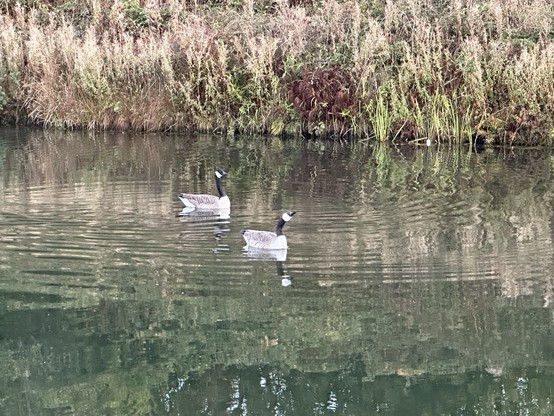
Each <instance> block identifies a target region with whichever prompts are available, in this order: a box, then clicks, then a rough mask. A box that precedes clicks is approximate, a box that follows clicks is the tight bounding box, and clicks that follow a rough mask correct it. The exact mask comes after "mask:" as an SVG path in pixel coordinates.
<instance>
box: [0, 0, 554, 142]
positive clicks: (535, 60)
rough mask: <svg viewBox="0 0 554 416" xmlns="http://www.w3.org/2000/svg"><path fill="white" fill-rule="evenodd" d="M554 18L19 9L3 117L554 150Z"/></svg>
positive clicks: (7, 62) (323, 10) (302, 6)
mask: <svg viewBox="0 0 554 416" xmlns="http://www.w3.org/2000/svg"><path fill="white" fill-rule="evenodd" d="M553 16H554V8H553V5H552V4H551V2H549V1H547V0H532V1H528V0H507V1H501V0H490V1H487V2H484V1H483V2H474V1H469V0H454V1H451V2H443V1H439V0H399V1H395V2H386V3H383V2H381V1H376V0H358V1H354V0H342V1H337V0H330V1H322V0H296V1H286V0H277V1H276V2H270V1H265V0H264V1H255V0H244V1H235V0H226V1H223V2H215V1H211V0H205V1H197V2H177V1H173V0H171V1H170V0H154V1H149V2H144V1H142V0H86V1H85V2H76V1H73V0H70V1H68V2H63V3H61V2H57V1H54V0H51V1H47V0H37V1H32V2H31V1H28V2H23V3H17V2H15V1H14V0H7V1H5V2H2V4H0V58H1V59H0V117H1V118H2V120H3V121H13V120H16V121H17V122H26V123H34V124H39V125H45V126H56V127H65V128H88V129H118V130H150V131H151V130H222V131H225V132H227V133H234V132H240V133H262V134H277V135H282V134H293V135H295V134H298V135H299V134H304V135H310V136H331V137H333V136H350V137H357V138H365V137H368V136H371V137H375V138H376V139H378V140H380V141H386V140H392V139H395V140H418V139H421V138H424V137H433V138H435V139H436V140H445V141H451V140H454V141H459V142H463V141H467V140H470V138H480V139H481V140H483V141H485V142H491V143H492V142H496V143H507V144H508V143H509V144H514V143H531V144H541V143H550V142H551V140H552V133H553V132H554V18H553Z"/></svg>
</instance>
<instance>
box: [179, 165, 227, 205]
mask: <svg viewBox="0 0 554 416" xmlns="http://www.w3.org/2000/svg"><path fill="white" fill-rule="evenodd" d="M214 175H215V186H216V188H217V192H218V193H219V196H215V195H207V194H184V193H182V194H178V195H177V197H178V198H179V199H180V200H181V201H182V202H183V204H185V207H188V208H193V209H199V210H220V209H225V210H226V209H229V208H230V207H231V201H229V197H228V196H227V194H226V193H225V190H224V189H223V184H222V183H221V178H222V177H224V176H226V175H227V172H225V171H224V170H223V169H220V168H217V169H216V170H215V172H214Z"/></svg>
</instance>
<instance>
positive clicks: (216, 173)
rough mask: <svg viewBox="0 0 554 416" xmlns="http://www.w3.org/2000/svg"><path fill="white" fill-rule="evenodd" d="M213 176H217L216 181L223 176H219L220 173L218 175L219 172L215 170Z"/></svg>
mask: <svg viewBox="0 0 554 416" xmlns="http://www.w3.org/2000/svg"><path fill="white" fill-rule="evenodd" d="M215 176H217V177H218V179H221V177H222V176H223V175H221V173H219V172H218V171H217V170H216V171H215Z"/></svg>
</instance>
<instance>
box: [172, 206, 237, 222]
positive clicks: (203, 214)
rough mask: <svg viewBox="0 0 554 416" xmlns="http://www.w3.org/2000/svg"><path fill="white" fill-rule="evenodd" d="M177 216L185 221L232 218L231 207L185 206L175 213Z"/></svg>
mask: <svg viewBox="0 0 554 416" xmlns="http://www.w3.org/2000/svg"><path fill="white" fill-rule="evenodd" d="M175 216H176V217H179V218H181V221H183V222H186V221H203V220H207V219H214V218H218V219H221V220H228V219H229V218H231V208H223V209H196V208H191V207H184V208H183V209H182V210H181V211H179V212H178V213H177V214H175Z"/></svg>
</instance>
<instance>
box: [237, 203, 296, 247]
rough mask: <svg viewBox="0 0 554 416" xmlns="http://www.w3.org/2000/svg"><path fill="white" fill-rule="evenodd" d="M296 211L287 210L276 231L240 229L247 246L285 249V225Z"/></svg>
mask: <svg viewBox="0 0 554 416" xmlns="http://www.w3.org/2000/svg"><path fill="white" fill-rule="evenodd" d="M294 214H296V211H287V212H285V213H284V214H283V215H282V216H281V218H279V221H277V228H276V229H275V232H272V231H257V230H240V233H241V234H242V236H243V237H244V241H246V248H247V249H248V248H254V249H264V250H284V249H286V248H287V237H286V236H285V235H284V234H283V226H284V225H285V224H286V223H287V222H289V221H290V219H291V218H292V216H293V215H294Z"/></svg>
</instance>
